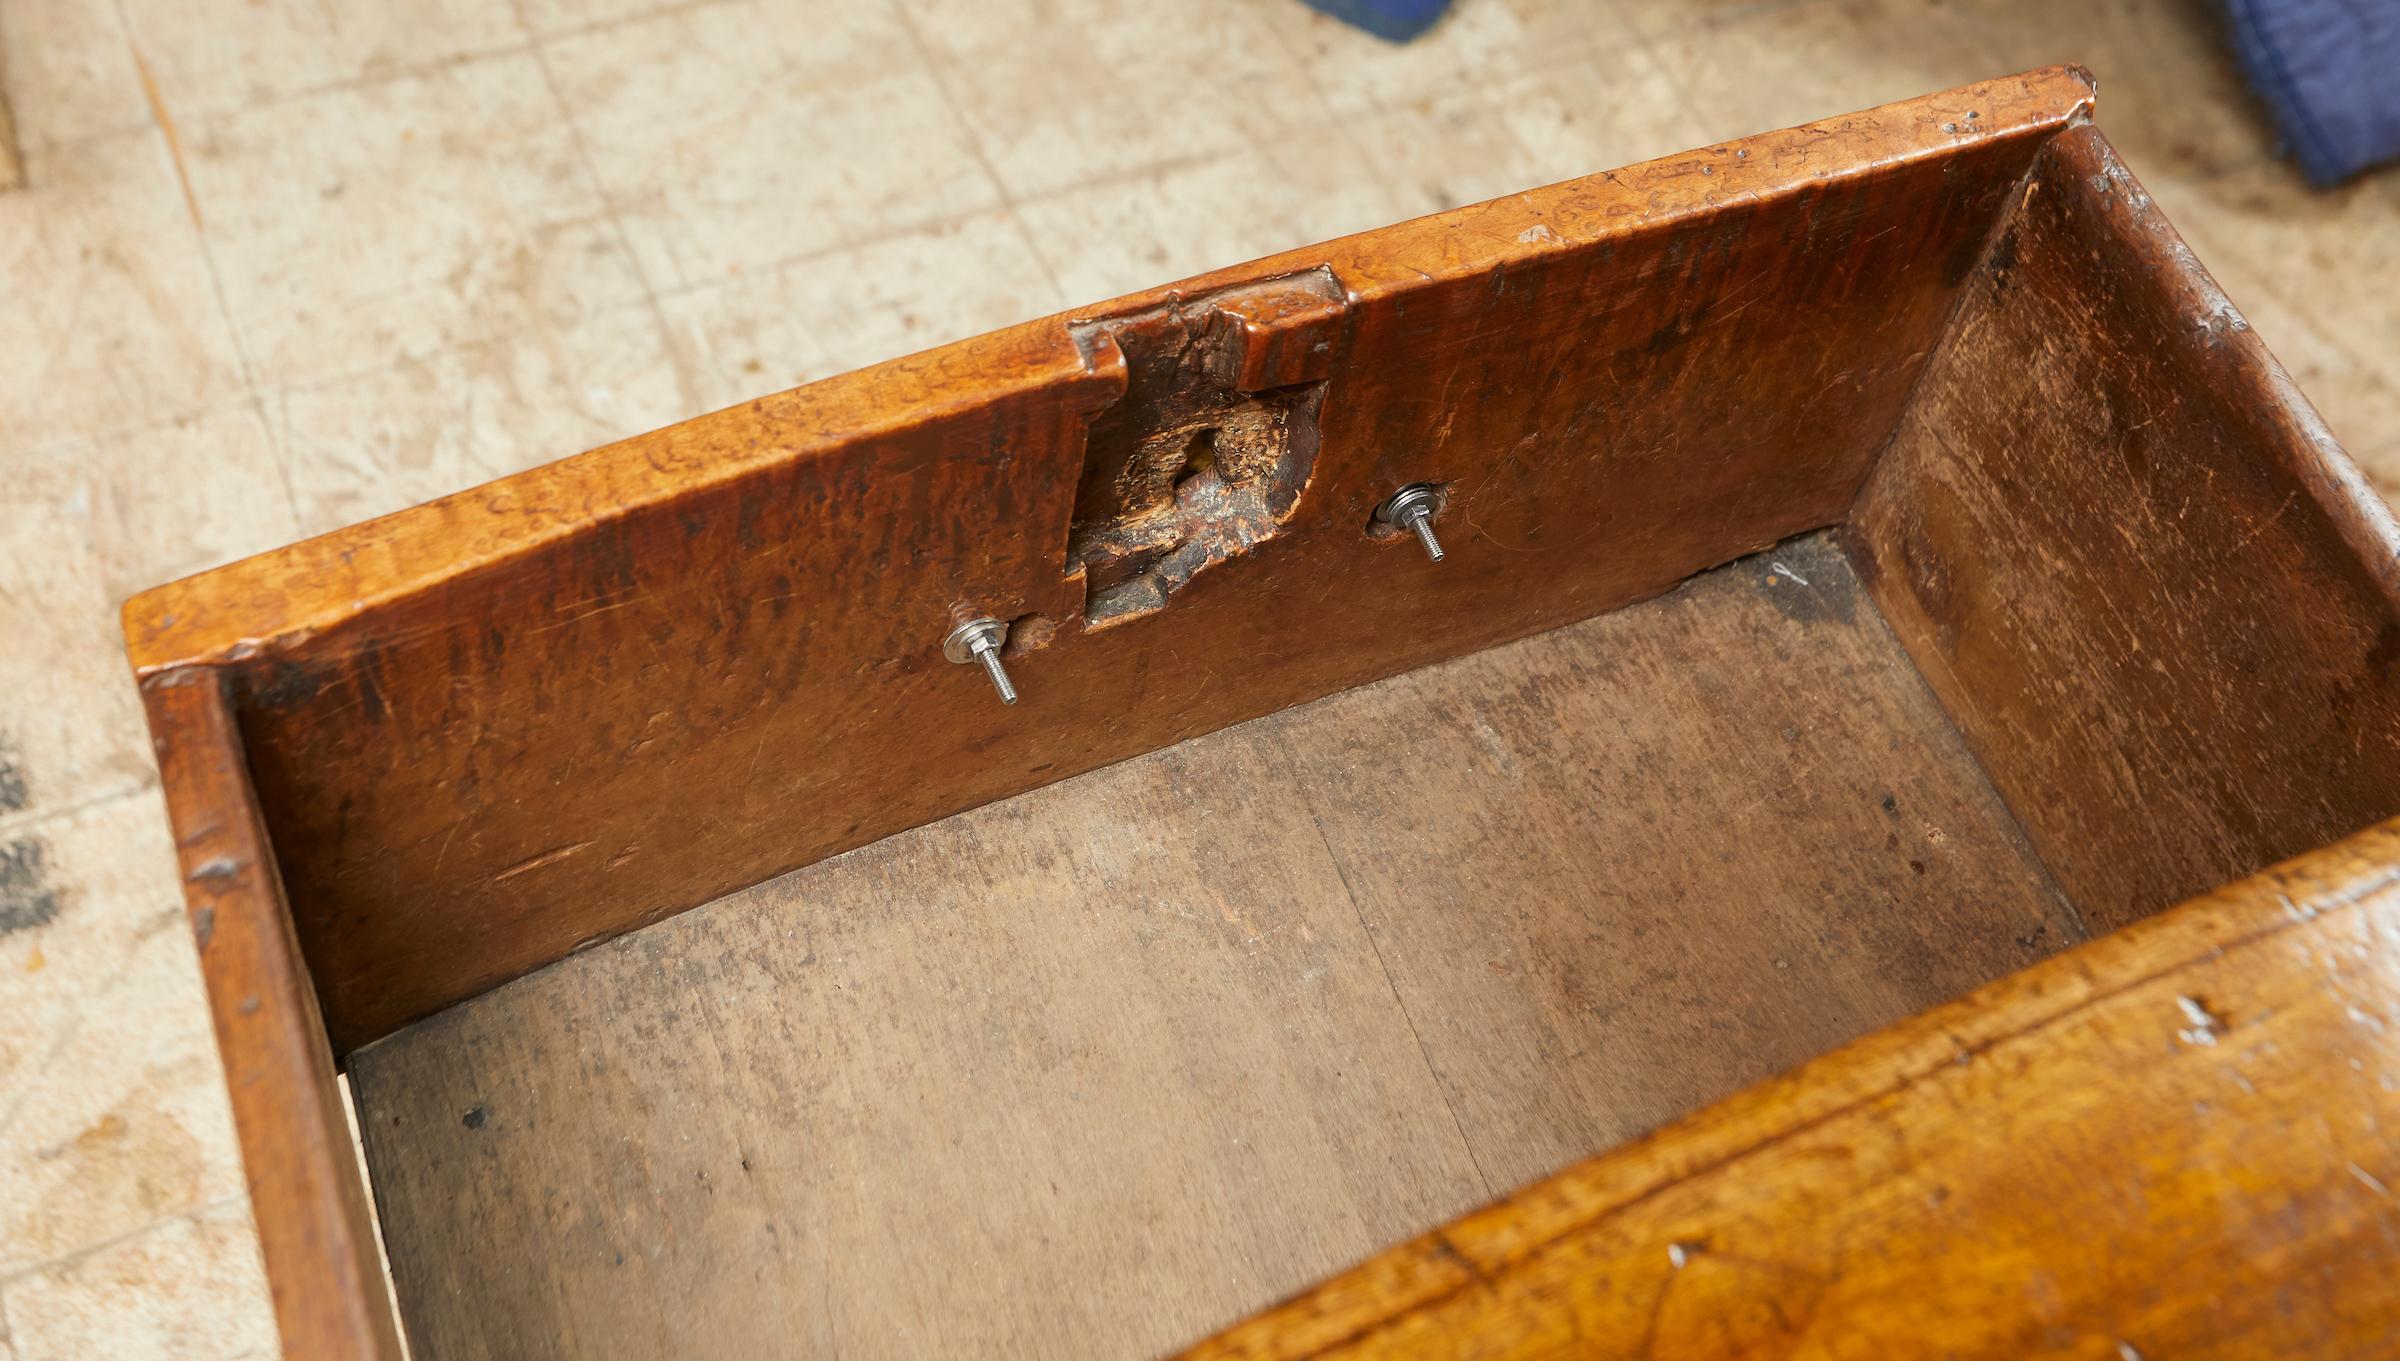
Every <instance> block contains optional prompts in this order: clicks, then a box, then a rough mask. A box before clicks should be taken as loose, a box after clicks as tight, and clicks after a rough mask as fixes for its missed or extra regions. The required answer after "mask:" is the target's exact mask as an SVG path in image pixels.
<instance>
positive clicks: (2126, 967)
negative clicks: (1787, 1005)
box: [1187, 823, 2400, 1361]
mask: <svg viewBox="0 0 2400 1361" xmlns="http://www.w3.org/2000/svg"><path fill="white" fill-rule="evenodd" d="M2395 943H2400V823H2385V824H2382V825H2381V826H2378V827H2376V828H2373V829H2370V830H2368V831H2366V832H2364V833H2361V834H2360V835H2358V836H2356V837H2354V838H2351V839H2349V840H2347V841H2344V842H2342V843H2340V844H2338V845H2336V846H2333V847H2330V848H2328V849H2325V850H2322V851H2318V852H2315V853H2312V854H2310V855H2308V856H2306V857H2304V858H2302V859H2300V860H2298V861H2294V862H2292V863H2289V864H2286V865H2283V866H2279V867H2276V868H2275V869H2273V870H2271V871H2269V872H2267V873H2264V874H2261V875H2259V876H2257V877H2255V878H2253V879H2249V880H2245V881H2243V882H2240V883H2237V884H2234V885H2232V886H2229V887H2227V888H2225V889H2222V890H2220V891H2218V892H2214V893H2211V894H2209V895H2207V896H2206V897H2203V898H2200V899H2198V900H2196V901H2193V902H2191V903H2188V904H2186V905H2184V906H2181V907H2178V908H2176V909H2174V910H2172V911H2170V912H2167V913H2164V914H2161V915H2159V916H2156V917H2152V918H2150V919H2148V920H2145V921H2142V922H2139V923H2137V924H2135V925H2133V926H2130V927H2128V928H2126V929H2124V930H2122V931H2119V932H2116V933H2114V934H2111V935H2107V936H2103V937H2100V938H2098V939H2096V940H2094V941H2093V942H2091V943H2090V944H2088V945H2085V946H2083V947H2081V948H2080V949H2077V950H2074V951H2072V952H2070V953H2068V954H2065V955H2062V956H2060V957H2058V958H2056V959H2054V960H2051V961H2049V962H2047V963H2044V964H2041V965H2037V966H2035V967H2034V968H2031V969H2029V970H2027V971H2025V972H2023V973H2020V974H2016V975H2013V976H2011V977H2010V978H2007V979H2005V980H2003V981H2001V982H1999V983H1995V984H1993V985H1992V986H1990V987H1988V988H1985V989H1983V990H1982V991H1980V992H1978V993H1976V994H1974V995H1973V996H1971V997H1968V998H1965V999H1963V1000H1960V1001H1958V1002H1954V1003H1951V1004H1949V1005H1946V1006H1942V1007H1937V1008H1934V1009H1933V1010H1931V1011H1928V1012H1926V1013H1925V1014H1924V1015H1922V1016H1919V1017H1916V1018H1915V1019H1913V1020H1911V1021H1909V1022H1907V1023H1906V1024H1903V1025H1899V1026H1895V1027H1892V1028H1891V1029H1889V1030H1885V1031H1882V1032H1880V1033H1878V1034H1876V1035H1874V1036H1872V1037H1870V1038H1868V1039H1866V1040H1862V1041H1860V1042H1859V1043H1857V1044H1855V1045H1852V1046H1850V1047H1849V1048H1846V1049H1844V1050H1842V1051H1840V1052H1838V1053H1836V1054H1832V1055H1829V1056H1827V1057H1826V1058H1824V1059H1821V1060H1819V1061H1817V1062H1815V1063H1812V1064H1809V1065H1808V1066H1806V1067H1804V1068H1801V1069H1799V1070H1798V1071H1796V1072H1793V1073H1790V1074H1787V1075H1785V1076H1783V1077H1780V1078H1777V1079H1776V1080H1774V1081H1772V1082H1768V1083H1764V1084H1761V1085H1760V1086H1757V1087H1754V1088H1752V1089H1750V1090H1749V1091H1746V1092H1744V1093H1742V1094H1741V1095H1740V1096H1738V1097H1736V1098H1734V1099H1732V1100H1730V1101H1725V1102H1721V1103H1719V1104H1717V1105H1716V1106H1713V1107H1711V1108H1709V1109H1708V1110H1707V1111H1705V1112H1703V1113H1701V1114H1699V1115H1697V1116H1695V1117H1693V1118H1692V1119H1689V1120H1686V1121H1683V1122H1681V1123H1679V1124H1677V1125H1675V1126H1673V1127H1671V1128H1668V1129H1665V1130H1662V1131H1660V1132H1659V1133H1657V1134H1655V1135H1653V1136H1651V1137H1650V1138H1648V1139H1645V1140H1643V1141H1641V1142H1640V1143H1638V1144H1634V1145H1631V1146H1629V1147H1626V1148H1622V1149H1619V1150H1616V1151H1615V1152H1612V1153H1609V1154H1606V1155H1604V1156H1602V1157H1598V1158H1594V1159H1591V1160H1590V1161H1588V1162H1585V1163H1583V1164H1582V1165H1580V1166H1578V1167H1575V1168H1573V1169H1572V1170H1570V1171H1568V1172H1566V1173H1563V1174H1561V1175H1560V1176H1558V1177H1555V1178H1553V1179H1551V1180H1548V1181H1545V1182H1542V1183H1541V1184H1539V1185H1536V1186H1531V1187H1528V1188H1526V1189H1525V1190H1524V1191H1523V1192H1522V1193H1520V1194H1518V1195H1516V1196H1514V1197H1512V1198H1511V1199H1509V1200H1508V1201H1506V1202H1504V1203H1502V1204H1499V1205H1495V1206H1492V1207H1491V1208H1489V1209H1487V1210H1484V1211H1481V1212H1479V1213H1477V1214H1474V1215H1471V1216H1468V1217H1467V1218H1465V1219H1462V1220H1459V1221H1457V1222H1456V1223H1452V1224H1449V1225H1445V1226H1444V1227H1442V1228H1441V1229H1440V1230H1438V1231H1436V1232H1434V1233H1430V1234H1427V1235H1425V1236H1424V1237H1421V1238H1419V1239H1418V1240H1416V1241H1415V1242H1412V1243H1407V1244H1403V1245H1401V1246H1399V1247H1396V1248H1394V1249H1392V1250H1390V1251H1389V1252H1386V1253H1383V1254H1380V1255H1378V1256H1376V1257H1375V1258H1373V1259H1371V1260H1369V1261H1367V1262H1365V1263H1363V1264H1361V1265H1360V1266H1359V1267H1357V1268H1356V1269H1354V1270H1352V1271H1349V1272H1346V1273H1344V1274H1342V1275H1341V1276H1338V1277H1336V1278H1334V1279H1332V1280H1330V1281H1327V1282H1326V1283H1324V1284H1323V1285H1322V1286H1320V1287H1318V1288H1316V1289H1313V1290H1310V1291H1308V1292H1305V1293H1303V1294H1302V1295H1300V1296H1298V1297H1296V1298H1294V1299H1293V1300H1291V1301H1289V1302H1288V1303H1286V1304H1284V1305H1282V1306H1280V1307H1278V1308H1276V1309H1274V1310H1271V1311H1269V1312H1267V1313H1265V1314H1262V1315H1260V1316H1259V1317H1257V1318H1254V1319H1251V1320H1248V1321H1246V1322H1244V1323H1242V1324H1240V1325H1238V1326H1237V1327H1235V1328H1233V1329H1231V1330H1229V1331H1227V1332H1226V1333H1224V1334H1223V1335H1221V1336H1219V1337H1216V1338H1213V1339H1211V1340H1210V1341H1208V1342H1207V1343H1205V1344H1204V1345H1201V1346H1199V1347H1197V1348H1195V1349H1193V1350H1192V1351H1191V1352H1190V1353H1188V1354H1187V1355H1188V1358H1189V1361H1300V1358H1326V1359H1327V1361H1330V1359H1331V1358H1335V1357H1351V1358H1367V1357H1448V1358H1494V1357H1525V1358H1538V1357H1561V1358H1564V1357H1648V1358H1661V1359H1670V1358H1672V1359H1682V1358H1688V1359H1689V1361H1702V1359H1703V1358H1709V1359H1711V1361H1713V1359H1714V1358H1721V1357H1728V1356H1743V1357H1777V1358H1799V1357H1812V1356H1824V1355H1829V1354H1830V1355H1844V1356H1847V1355H1861V1356H1943V1357H1958V1358H1966V1359H1969V1361H1972V1359H1975V1358H1989V1359H1990V1361H2001V1359H2002V1358H2017V1357H2025V1356H2061V1357H2080V1358H2091V1359H2092V1361H2126V1358H2129V1357H2150V1358H2159V1357H2203V1358H2236V1357H2243V1358H2246V1357H2268V1356H2271V1357H2287V1356H2311V1357H2319V1356H2322V1357H2333V1356H2339V1357H2345V1358H2359V1359H2360V1361H2372V1359H2373V1358H2383V1357H2392V1356H2400V1290H2395V1289H2393V1286H2392V1283H2393V1281H2394V1280H2395V1279H2400V1194H2396V1193H2395V1188H2400V1140H2395V1139H2394V1138H2393V1133H2392V1132H2393V1130H2394V1129H2395V1128H2400V950H2395V948H2394V946H2395Z"/></svg>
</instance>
